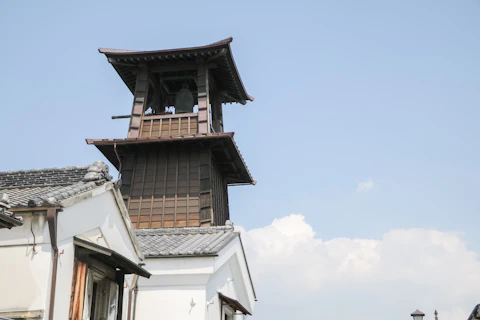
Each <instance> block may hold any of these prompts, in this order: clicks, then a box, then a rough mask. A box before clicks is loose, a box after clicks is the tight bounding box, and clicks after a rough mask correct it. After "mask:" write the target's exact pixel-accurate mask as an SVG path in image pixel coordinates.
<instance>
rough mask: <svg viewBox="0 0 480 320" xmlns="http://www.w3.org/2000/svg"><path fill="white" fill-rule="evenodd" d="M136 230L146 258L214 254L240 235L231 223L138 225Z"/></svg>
mask: <svg viewBox="0 0 480 320" xmlns="http://www.w3.org/2000/svg"><path fill="white" fill-rule="evenodd" d="M135 232H136V234H137V239H138V242H139V243H140V248H141V249H142V251H143V254H144V255H145V257H147V258H148V257H158V258H166V257H185V256H212V255H216V254H217V253H218V252H219V251H220V250H221V249H222V248H223V247H224V246H226V245H227V244H228V243H229V242H230V241H231V240H232V239H234V238H235V237H237V236H238V235H239V233H238V232H235V231H234V229H233V227H232V226H223V227H206V228H205V227H198V228H178V229H177V228H173V229H172V228H168V229H167V228H165V229H138V230H136V231H135Z"/></svg>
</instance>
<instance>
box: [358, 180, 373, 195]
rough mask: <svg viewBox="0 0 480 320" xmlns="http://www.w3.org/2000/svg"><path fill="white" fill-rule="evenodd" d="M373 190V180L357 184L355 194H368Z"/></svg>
mask: <svg viewBox="0 0 480 320" xmlns="http://www.w3.org/2000/svg"><path fill="white" fill-rule="evenodd" d="M372 189H373V180H372V179H368V180H366V181H362V182H358V183H357V192H369V191H371V190H372Z"/></svg>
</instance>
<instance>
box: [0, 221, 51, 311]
mask: <svg viewBox="0 0 480 320" xmlns="http://www.w3.org/2000/svg"><path fill="white" fill-rule="evenodd" d="M23 218H24V220H23V225H22V226H20V227H15V228H12V229H10V230H9V229H0V257H1V258H0V283H1V284H2V288H4V289H3V290H0V312H2V311H12V310H43V309H45V302H46V296H47V293H48V287H49V285H48V284H49V281H50V280H49V279H50V277H49V274H50V267H51V257H52V254H51V246H50V241H46V242H45V241H44V239H48V231H47V227H46V226H47V224H46V223H45V216H44V215H36V216H35V218H33V217H32V214H31V213H28V214H24V215H23ZM32 222H33V225H32ZM32 231H33V234H35V240H36V241H35V243H36V246H35V252H36V253H35V252H34V251H33V243H34V241H33V238H34V237H33V234H32ZM45 235H46V236H45Z"/></svg>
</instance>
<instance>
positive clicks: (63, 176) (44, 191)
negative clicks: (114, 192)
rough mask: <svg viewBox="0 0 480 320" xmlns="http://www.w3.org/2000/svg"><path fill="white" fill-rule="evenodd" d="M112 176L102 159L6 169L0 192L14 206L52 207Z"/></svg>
mask: <svg viewBox="0 0 480 320" xmlns="http://www.w3.org/2000/svg"><path fill="white" fill-rule="evenodd" d="M87 174H88V176H87ZM111 179H112V177H111V176H110V175H109V174H108V166H107V165H106V164H104V163H103V162H101V161H96V162H94V163H93V164H92V165H90V166H77V167H65V168H52V169H41V170H19V171H7V172H0V194H1V193H5V194H8V196H9V198H10V203H9V205H10V206H11V207H13V208H15V207H35V206H50V205H55V204H56V203H57V202H58V201H61V200H63V199H67V198H69V197H72V196H74V195H76V194H78V193H81V192H84V191H88V190H91V189H93V188H95V187H97V186H98V185H101V184H103V183H105V182H106V181H110V180H111Z"/></svg>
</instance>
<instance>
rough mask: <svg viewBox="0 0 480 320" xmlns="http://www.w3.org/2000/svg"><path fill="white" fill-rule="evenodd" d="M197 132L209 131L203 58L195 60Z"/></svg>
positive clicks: (207, 92) (207, 89)
mask: <svg viewBox="0 0 480 320" xmlns="http://www.w3.org/2000/svg"><path fill="white" fill-rule="evenodd" d="M197 89H198V133H210V98H209V86H208V68H207V64H206V63H205V60H204V59H199V60H197Z"/></svg>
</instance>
